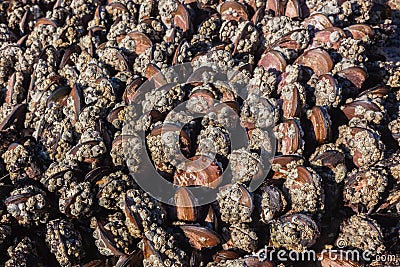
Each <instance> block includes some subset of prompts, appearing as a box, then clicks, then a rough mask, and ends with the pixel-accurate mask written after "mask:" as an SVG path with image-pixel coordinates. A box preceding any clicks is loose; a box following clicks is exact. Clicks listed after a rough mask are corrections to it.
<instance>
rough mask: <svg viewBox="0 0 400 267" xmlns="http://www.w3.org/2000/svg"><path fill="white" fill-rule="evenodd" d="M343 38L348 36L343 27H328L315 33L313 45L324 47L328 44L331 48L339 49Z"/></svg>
mask: <svg viewBox="0 0 400 267" xmlns="http://www.w3.org/2000/svg"><path fill="white" fill-rule="evenodd" d="M343 38H346V33H345V32H344V31H343V30H342V29H340V28H337V27H330V28H326V29H323V30H321V31H318V32H316V33H315V36H314V39H313V43H312V46H314V47H323V46H326V45H328V47H329V48H330V47H331V48H333V49H338V48H339V46H340V43H341V40H342V39H343Z"/></svg>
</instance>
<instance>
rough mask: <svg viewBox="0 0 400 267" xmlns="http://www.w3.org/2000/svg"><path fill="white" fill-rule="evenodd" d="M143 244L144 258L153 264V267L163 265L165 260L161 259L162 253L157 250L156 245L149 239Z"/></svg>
mask: <svg viewBox="0 0 400 267" xmlns="http://www.w3.org/2000/svg"><path fill="white" fill-rule="evenodd" d="M142 243H143V249H142V251H143V258H144V259H146V260H147V261H148V262H149V264H153V266H157V265H156V263H162V262H163V259H162V258H161V255H160V253H159V252H158V251H157V249H155V248H154V244H153V243H152V242H151V241H150V240H148V239H147V238H143V239H142Z"/></svg>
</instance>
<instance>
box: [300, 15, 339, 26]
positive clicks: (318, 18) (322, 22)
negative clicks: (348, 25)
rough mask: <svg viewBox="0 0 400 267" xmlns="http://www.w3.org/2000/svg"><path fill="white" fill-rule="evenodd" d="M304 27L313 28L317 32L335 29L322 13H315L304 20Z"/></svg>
mask: <svg viewBox="0 0 400 267" xmlns="http://www.w3.org/2000/svg"><path fill="white" fill-rule="evenodd" d="M303 26H304V27H306V28H307V27H313V28H314V29H315V30H323V29H326V28H330V27H333V24H332V22H331V21H330V19H329V18H328V17H327V16H325V15H324V14H322V13H314V14H312V15H310V16H309V17H307V18H306V19H304V21H303Z"/></svg>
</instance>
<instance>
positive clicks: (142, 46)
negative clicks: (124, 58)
mask: <svg viewBox="0 0 400 267" xmlns="http://www.w3.org/2000/svg"><path fill="white" fill-rule="evenodd" d="M128 36H129V37H130V38H131V39H133V40H134V41H135V53H136V54H138V55H140V54H143V53H144V52H146V50H147V49H148V48H150V47H152V46H153V42H152V41H151V40H150V38H149V37H148V36H147V35H146V34H144V33H142V32H138V31H134V32H130V33H128Z"/></svg>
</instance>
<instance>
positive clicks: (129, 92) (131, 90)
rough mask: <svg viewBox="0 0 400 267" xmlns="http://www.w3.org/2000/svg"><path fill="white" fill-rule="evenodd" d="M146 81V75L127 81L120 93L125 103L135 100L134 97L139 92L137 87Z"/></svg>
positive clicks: (129, 103) (128, 103)
mask: <svg viewBox="0 0 400 267" xmlns="http://www.w3.org/2000/svg"><path fill="white" fill-rule="evenodd" d="M146 81H147V78H146V77H138V78H136V79H135V80H133V81H132V82H131V83H129V84H128V85H127V86H126V88H125V91H124V94H123V95H122V99H123V100H124V102H125V104H127V105H131V104H133V103H135V102H136V97H137V95H138V94H139V88H140V86H142V85H143V84H144V83H145V82H146Z"/></svg>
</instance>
